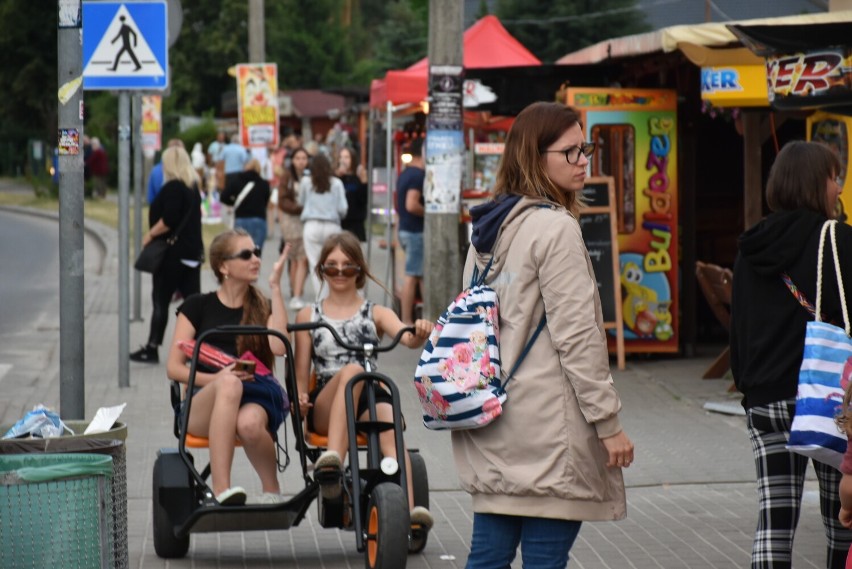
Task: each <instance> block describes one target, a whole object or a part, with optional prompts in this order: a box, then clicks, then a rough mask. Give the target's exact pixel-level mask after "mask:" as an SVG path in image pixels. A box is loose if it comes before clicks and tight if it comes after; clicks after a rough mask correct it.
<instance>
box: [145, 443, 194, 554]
mask: <svg viewBox="0 0 852 569" xmlns="http://www.w3.org/2000/svg"><path fill="white" fill-rule="evenodd" d="M165 464H166V459H165V458H164V457H163V456H162V455H161V456H159V457H157V460H156V461H155V462H154V484H153V488H152V492H151V501H152V502H153V508H154V524H153V525H154V551H155V552H156V553H157V556H159V557H162V558H163V559H177V558H180V557H184V556H185V555H186V552H187V551H189V536H186V537H184V538H178V537H176V536H175V532H174V524H173V523H172V520H171V518H170V517H169V513H168V512H167V511H166V508H165V507H163V505H162V504H161V503H160V485H161V481H162V480H163V472H162V470H163V468H164V465H165ZM172 464H174V462H173V461H172Z"/></svg>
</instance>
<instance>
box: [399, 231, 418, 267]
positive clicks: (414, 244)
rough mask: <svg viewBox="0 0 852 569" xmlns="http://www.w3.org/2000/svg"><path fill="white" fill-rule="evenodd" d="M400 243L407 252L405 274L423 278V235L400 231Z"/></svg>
mask: <svg viewBox="0 0 852 569" xmlns="http://www.w3.org/2000/svg"><path fill="white" fill-rule="evenodd" d="M399 242H400V244H401V245H402V249H403V251H405V274H406V275H408V276H409V277H422V276H423V234H422V233H412V232H411V231H400V232H399Z"/></svg>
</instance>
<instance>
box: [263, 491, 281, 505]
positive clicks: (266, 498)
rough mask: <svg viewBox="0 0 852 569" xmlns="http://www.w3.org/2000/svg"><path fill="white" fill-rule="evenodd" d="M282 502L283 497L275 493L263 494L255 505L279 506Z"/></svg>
mask: <svg viewBox="0 0 852 569" xmlns="http://www.w3.org/2000/svg"><path fill="white" fill-rule="evenodd" d="M283 502H284V496H282V495H281V494H276V493H275V492H264V493H263V494H261V495H260V497H259V498H258V499H257V502H256V503H257V504H281V503H283Z"/></svg>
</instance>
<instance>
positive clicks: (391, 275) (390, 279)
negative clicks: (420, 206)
mask: <svg viewBox="0 0 852 569" xmlns="http://www.w3.org/2000/svg"><path fill="white" fill-rule="evenodd" d="M386 120H387V122H386V123H385V132H387V140H386V144H387V146H386V151H387V154H386V156H387V159H386V160H385V163H386V164H385V165H386V167H387V179H388V181H387V188H388V193H387V200H386V203H385V215H386V216H387V226H386V228H385V240H386V242H387V246H388V267H387V278H386V279H385V282H386V283H390V290H391V293H392V294H393V295H394V296H396V271H395V270H394V247H393V183H394V180H393V103H392V102H390V101H388V105H387V118H386ZM393 300H394V299H393V298H391V299H390V301H391V302H393ZM387 303H388V293H387V291H385V304H387Z"/></svg>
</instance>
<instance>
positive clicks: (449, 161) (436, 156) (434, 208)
mask: <svg viewBox="0 0 852 569" xmlns="http://www.w3.org/2000/svg"><path fill="white" fill-rule="evenodd" d="M463 80H464V76H463V70H462V67H461V66H458V65H433V66H432V67H431V69H430V74H429V81H430V89H429V91H430V94H431V101H430V103H429V116H428V118H427V123H426V127H427V128H426V180H425V182H424V184H423V199H424V202H425V209H426V211H427V212H428V213H458V212H459V207H460V196H461V185H462V176H463V174H464V134H463V131H462V124H463V115H462V112H463V110H462V82H463Z"/></svg>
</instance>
